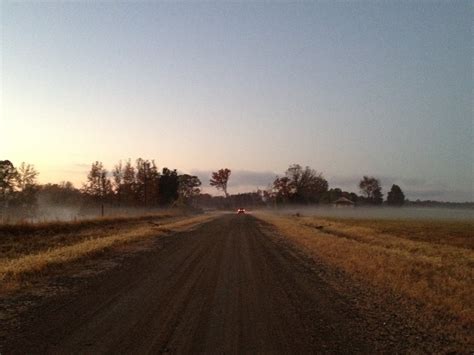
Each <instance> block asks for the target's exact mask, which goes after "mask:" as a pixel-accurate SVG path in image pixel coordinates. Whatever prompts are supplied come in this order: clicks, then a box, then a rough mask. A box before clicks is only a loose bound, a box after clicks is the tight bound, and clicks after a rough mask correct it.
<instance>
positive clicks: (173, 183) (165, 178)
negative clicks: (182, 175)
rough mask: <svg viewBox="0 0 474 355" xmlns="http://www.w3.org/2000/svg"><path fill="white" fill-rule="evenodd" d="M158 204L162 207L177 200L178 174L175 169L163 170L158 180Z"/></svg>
mask: <svg viewBox="0 0 474 355" xmlns="http://www.w3.org/2000/svg"><path fill="white" fill-rule="evenodd" d="M159 181H160V182H159V191H160V202H161V204H163V205H170V204H172V203H173V202H174V201H176V200H177V199H178V188H179V180H178V172H177V171H176V169H174V170H170V169H168V168H163V169H162V171H161V176H160V180H159Z"/></svg>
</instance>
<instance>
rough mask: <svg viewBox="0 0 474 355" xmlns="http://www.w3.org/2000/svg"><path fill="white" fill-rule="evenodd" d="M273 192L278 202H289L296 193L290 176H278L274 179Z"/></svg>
mask: <svg viewBox="0 0 474 355" xmlns="http://www.w3.org/2000/svg"><path fill="white" fill-rule="evenodd" d="M272 191H273V194H274V197H275V201H276V202H279V203H281V202H283V203H285V202H288V201H289V200H290V198H291V196H292V194H293V193H294V188H293V185H292V183H291V181H290V178H289V177H287V176H283V177H281V178H280V177H278V176H277V177H276V179H275V181H273V189H272Z"/></svg>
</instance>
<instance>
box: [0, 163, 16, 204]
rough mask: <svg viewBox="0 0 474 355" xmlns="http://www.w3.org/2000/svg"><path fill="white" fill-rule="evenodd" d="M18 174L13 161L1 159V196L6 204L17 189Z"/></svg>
mask: <svg viewBox="0 0 474 355" xmlns="http://www.w3.org/2000/svg"><path fill="white" fill-rule="evenodd" d="M16 176H17V171H16V169H15V167H14V166H13V164H12V163H11V161H9V160H0V198H1V200H2V201H1V202H3V203H2V204H3V205H4V206H6V204H7V200H8V198H9V196H10V195H11V194H12V193H13V191H14V189H15V181H16Z"/></svg>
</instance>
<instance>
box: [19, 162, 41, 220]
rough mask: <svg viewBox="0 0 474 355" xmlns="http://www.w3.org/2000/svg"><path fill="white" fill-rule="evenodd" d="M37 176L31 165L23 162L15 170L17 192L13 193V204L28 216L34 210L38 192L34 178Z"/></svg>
mask: <svg viewBox="0 0 474 355" xmlns="http://www.w3.org/2000/svg"><path fill="white" fill-rule="evenodd" d="M38 175H39V173H38V171H36V170H35V167H34V166H33V165H31V164H26V163H25V162H23V163H21V164H20V167H19V168H18V169H17V173H16V176H15V180H16V187H17V189H18V192H16V193H15V195H16V196H15V203H16V204H17V206H19V207H21V208H22V209H23V210H24V211H23V212H27V213H28V214H30V215H31V214H33V213H34V211H35V209H36V193H37V192H38V185H37V183H36V177H37V176H38Z"/></svg>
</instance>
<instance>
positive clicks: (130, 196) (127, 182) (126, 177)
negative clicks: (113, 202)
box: [120, 159, 136, 204]
mask: <svg viewBox="0 0 474 355" xmlns="http://www.w3.org/2000/svg"><path fill="white" fill-rule="evenodd" d="M120 193H121V198H122V201H123V202H125V203H128V204H132V203H134V202H135V200H136V199H135V168H134V167H133V166H132V163H131V161H130V159H129V160H127V162H126V163H125V165H124V167H123V176H122V184H121V188H120Z"/></svg>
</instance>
